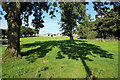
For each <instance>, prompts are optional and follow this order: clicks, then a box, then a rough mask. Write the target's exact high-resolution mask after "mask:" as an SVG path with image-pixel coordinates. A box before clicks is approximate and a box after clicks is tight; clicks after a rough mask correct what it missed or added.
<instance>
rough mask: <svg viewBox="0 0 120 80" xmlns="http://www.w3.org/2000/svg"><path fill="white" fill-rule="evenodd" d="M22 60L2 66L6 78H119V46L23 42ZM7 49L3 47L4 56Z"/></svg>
mask: <svg viewBox="0 0 120 80" xmlns="http://www.w3.org/2000/svg"><path fill="white" fill-rule="evenodd" d="M20 41H21V54H22V56H23V59H21V60H12V59H9V60H8V62H6V63H2V77H3V78H36V77H40V78H86V77H87V76H89V75H90V73H91V72H93V73H94V76H95V77H97V78H117V77H118V42H117V41H106V42H100V41H95V40H80V39H77V38H75V43H69V38H68V37H26V38H21V39H20ZM5 49H6V45H2V54H3V53H4V52H5Z"/></svg>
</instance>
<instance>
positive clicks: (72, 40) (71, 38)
mask: <svg viewBox="0 0 120 80" xmlns="http://www.w3.org/2000/svg"><path fill="white" fill-rule="evenodd" d="M70 42H71V43H73V42H74V39H73V36H72V35H70Z"/></svg>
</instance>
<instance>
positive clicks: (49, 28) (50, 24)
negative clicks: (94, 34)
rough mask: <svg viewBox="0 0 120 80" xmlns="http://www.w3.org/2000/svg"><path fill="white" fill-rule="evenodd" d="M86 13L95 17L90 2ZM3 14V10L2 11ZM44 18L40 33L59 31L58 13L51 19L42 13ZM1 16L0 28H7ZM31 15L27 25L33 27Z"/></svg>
mask: <svg viewBox="0 0 120 80" xmlns="http://www.w3.org/2000/svg"><path fill="white" fill-rule="evenodd" d="M86 8H87V9H88V10H87V14H91V17H92V18H93V19H95V15H96V12H95V11H94V9H93V4H92V3H91V2H90V4H89V5H87V7H86ZM111 8H112V7H111ZM0 10H2V8H1V5H0ZM4 14H5V12H4ZM44 15H45V18H44V28H42V29H40V32H39V33H40V34H46V33H61V32H60V31H59V30H60V25H58V22H59V21H60V18H61V17H60V13H55V15H56V17H55V18H53V19H51V18H50V16H49V15H48V14H47V13H44ZM0 17H2V20H1V27H0V28H2V29H7V21H6V20H5V19H4V15H0ZM32 18H33V17H32V16H30V17H29V27H31V28H33V27H32V25H31V21H32Z"/></svg>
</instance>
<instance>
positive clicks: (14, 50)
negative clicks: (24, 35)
mask: <svg viewBox="0 0 120 80" xmlns="http://www.w3.org/2000/svg"><path fill="white" fill-rule="evenodd" d="M13 5H14V7H13V8H12V9H11V11H10V12H9V13H8V19H7V24H8V46H7V49H6V51H5V54H4V55H3V56H4V57H6V58H8V57H9V58H10V57H14V58H18V57H19V58H21V55H20V26H21V24H22V23H21V19H20V7H21V5H20V2H15V3H13Z"/></svg>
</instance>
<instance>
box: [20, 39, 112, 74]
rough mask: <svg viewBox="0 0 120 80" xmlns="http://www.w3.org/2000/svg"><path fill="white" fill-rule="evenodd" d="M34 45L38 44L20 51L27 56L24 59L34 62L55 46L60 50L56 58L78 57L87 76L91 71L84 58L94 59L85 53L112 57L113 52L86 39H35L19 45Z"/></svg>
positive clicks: (22, 47)
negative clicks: (72, 40) (73, 40)
mask: <svg viewBox="0 0 120 80" xmlns="http://www.w3.org/2000/svg"><path fill="white" fill-rule="evenodd" d="M35 46H40V47H38V48H36V49H32V50H28V51H26V52H23V53H22V56H27V58H26V59H27V60H28V61H31V62H34V61H35V60H36V59H38V58H42V57H44V56H45V55H46V54H47V53H48V52H49V51H51V50H52V48H53V47H54V46H57V47H58V48H60V51H59V52H58V53H57V55H58V56H57V57H56V59H63V58H65V57H64V55H67V56H68V59H75V60H79V59H80V60H81V61H82V63H83V66H84V67H85V70H86V72H87V75H88V76H90V75H91V71H90V69H89V67H88V65H87V64H86V60H88V61H94V60H93V59H90V58H89V57H87V55H91V56H93V57H96V56H94V54H97V55H99V56H100V57H104V58H109V59H113V54H108V51H105V50H102V49H101V48H100V46H96V45H93V44H88V43H86V41H80V40H75V42H74V43H70V42H69V41H68V40H63V41H45V42H41V41H37V42H34V43H30V44H23V45H21V49H24V48H30V47H35ZM49 47H51V48H49ZM31 55H32V56H31ZM35 55H37V56H35ZM31 57H32V59H31Z"/></svg>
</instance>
